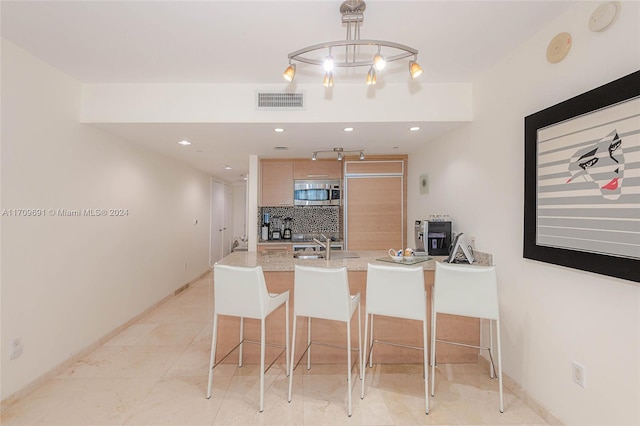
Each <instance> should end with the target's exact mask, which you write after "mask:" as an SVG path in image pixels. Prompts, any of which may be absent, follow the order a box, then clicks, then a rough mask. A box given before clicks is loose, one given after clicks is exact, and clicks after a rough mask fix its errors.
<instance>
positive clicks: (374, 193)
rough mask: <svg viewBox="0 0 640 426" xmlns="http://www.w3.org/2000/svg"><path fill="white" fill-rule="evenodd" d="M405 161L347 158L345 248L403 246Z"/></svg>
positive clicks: (405, 226)
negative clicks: (358, 160) (351, 160)
mask: <svg viewBox="0 0 640 426" xmlns="http://www.w3.org/2000/svg"><path fill="white" fill-rule="evenodd" d="M405 164H406V161H405V160H404V159H397V160H381V161H366V162H365V161H362V162H352V163H350V162H347V163H346V164H345V166H346V169H345V170H346V172H345V179H344V189H345V198H344V199H345V225H346V226H345V229H346V243H347V248H348V249H349V250H387V249H389V248H395V249H399V248H404V247H405V244H406V241H405V236H406V229H407V225H406V224H407V214H406V210H407V209H406V169H405Z"/></svg>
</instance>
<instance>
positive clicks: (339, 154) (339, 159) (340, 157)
mask: <svg viewBox="0 0 640 426" xmlns="http://www.w3.org/2000/svg"><path fill="white" fill-rule="evenodd" d="M338 161H342V153H341V152H339V153H338Z"/></svg>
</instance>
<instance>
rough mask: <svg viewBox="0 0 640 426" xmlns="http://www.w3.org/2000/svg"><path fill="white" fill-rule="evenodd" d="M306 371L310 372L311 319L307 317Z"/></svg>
mask: <svg viewBox="0 0 640 426" xmlns="http://www.w3.org/2000/svg"><path fill="white" fill-rule="evenodd" d="M307 370H311V317H307Z"/></svg>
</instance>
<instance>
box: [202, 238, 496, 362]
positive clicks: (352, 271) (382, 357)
mask: <svg viewBox="0 0 640 426" xmlns="http://www.w3.org/2000/svg"><path fill="white" fill-rule="evenodd" d="M474 255H475V256H476V263H474V264H479V265H491V264H492V256H491V255H488V254H483V253H477V252H476V253H474ZM378 259H389V260H390V259H391V258H390V257H389V255H388V253H387V252H386V251H383V250H374V251H365V250H357V251H339V250H336V251H333V252H332V253H331V260H325V259H296V258H294V256H293V253H292V252H285V251H258V252H233V253H231V254H229V255H228V256H225V257H224V258H223V259H221V260H220V261H219V262H218V264H221V265H229V266H249V267H254V266H262V269H263V271H264V276H265V280H266V283H267V288H268V290H269V292H273V293H281V292H283V291H287V290H289V292H290V296H289V297H290V302H289V303H290V318H291V320H293V302H294V297H293V288H294V286H293V284H294V270H295V265H305V266H315V267H326V268H338V267H343V266H344V267H346V268H347V271H348V276H349V286H350V289H351V293H352V294H354V293H357V292H360V293H361V298H362V302H361V304H362V307H361V321H362V326H363V328H364V316H365V304H366V279H367V265H368V264H369V263H377V264H384V265H397V266H396V267H398V268H406V267H411V266H412V265H405V264H401V263H400V262H397V263H396V262H393V261H391V262H389V261H381V260H378ZM444 259H445V257H444V256H436V257H434V258H431V257H430V258H428V259H427V260H424V261H422V259H420V258H417V259H416V261H419V262H418V263H415V264H414V265H415V266H421V267H422V268H423V269H424V276H425V290H426V291H427V304H428V306H427V308H428V310H429V320H430V319H431V312H430V311H431V309H430V305H431V287H432V286H433V279H434V272H435V263H436V261H443V260H444ZM410 262H412V261H410ZM213 281H214V284H213V285H214V286H215V274H213ZM390 285H393V283H390ZM239 324H240V322H239V319H238V318H235V317H221V318H220V326H219V331H218V333H219V334H218V350H217V356H218V359H219V357H221V356H223V355H224V354H226V353H227V352H228V351H229V350H230V349H231V348H233V347H234V346H235V345H236V344H237V343H238V335H239ZM292 324H293V322H292V321H291V324H290V328H292ZM283 325H284V308H281V309H278V310H277V311H276V312H274V313H273V314H271V315H270V316H269V318H268V320H267V341H268V342H273V343H278V342H284V335H285V333H284V326H283ZM352 327H353V328H352V333H351V335H352V347H357V344H358V333H357V328H356V327H357V321H356V320H355V319H354V321H352ZM429 327H430V325H429ZM429 329H430V328H429ZM306 330H307V326H306V318H300V319H299V322H298V332H297V333H298V336H297V337H296V346H297V348H296V353H297V354H302V353H303V351H304V348H305V346H306ZM363 331H364V330H363ZM312 334H313V340H314V341H318V342H324V343H329V344H332V345H340V346H346V343H345V342H344V339H345V331H344V324H342V323H339V322H333V321H323V320H316V321H314V322H313V323H312ZM437 334H438V335H437V338H438V339H443V340H450V341H456V342H461V343H465V344H469V345H478V344H479V340H480V321H479V320H478V319H476V318H467V317H460V316H454V315H442V316H441V315H439V316H438V331H437ZM363 335H364V333H363ZM259 336H260V332H259V321H257V320H251V319H247V320H246V321H245V337H246V338H247V339H250V340H259ZM375 338H376V339H380V340H383V341H392V342H397V343H401V344H404V345H411V346H422V325H421V323H420V322H419V321H411V320H404V319H398V318H390V317H379V316H378V317H376V323H375ZM437 345H438V350H437V353H438V360H437V361H438V362H440V363H463V362H476V361H477V357H478V350H477V349H474V348H469V347H464V346H454V345H447V344H441V343H437ZM244 352H245V353H244V358H245V362H248V363H257V362H259V351H258V350H257V348H256V350H251V349H249V350H245V351H244ZM278 353H279V350H276V349H273V348H271V347H267V359H270V358H269V357H274V356H276V355H277V354H278ZM345 356H346V354H345V351H344V350H340V349H335V348H331V347H325V346H316V347H314V350H313V362H314V363H344V359H345ZM283 360H284V358H282V359H281V360H280V361H282V362H284V361H283ZM226 362H237V359H236V357H235V356H230V357H229V358H227V361H226ZM374 362H375V363H421V362H422V351H418V350H414V349H408V348H401V347H397V346H387V345H376V346H375V348H374Z"/></svg>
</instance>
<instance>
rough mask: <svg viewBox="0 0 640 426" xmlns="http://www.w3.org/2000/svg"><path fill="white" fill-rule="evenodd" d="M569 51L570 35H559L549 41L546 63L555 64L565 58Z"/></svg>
mask: <svg viewBox="0 0 640 426" xmlns="http://www.w3.org/2000/svg"><path fill="white" fill-rule="evenodd" d="M569 50H571V34H569V33H560V34H558V35H556V36H555V37H554V38H552V39H551V41H550V42H549V46H547V61H549V62H551V63H552V64H555V63H556V62H560V61H561V60H563V59H564V57H565V56H567V53H569Z"/></svg>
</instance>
